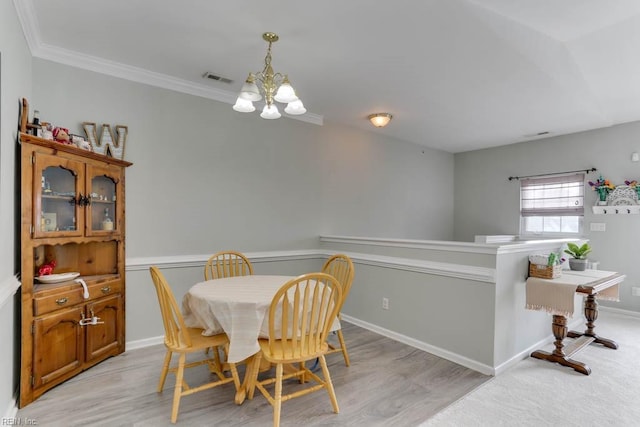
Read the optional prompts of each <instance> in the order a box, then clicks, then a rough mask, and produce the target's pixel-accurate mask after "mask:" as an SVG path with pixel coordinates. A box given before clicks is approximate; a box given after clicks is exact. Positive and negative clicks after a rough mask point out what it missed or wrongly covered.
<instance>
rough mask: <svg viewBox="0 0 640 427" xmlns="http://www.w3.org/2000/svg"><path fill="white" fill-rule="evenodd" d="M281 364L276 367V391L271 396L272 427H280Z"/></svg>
mask: <svg viewBox="0 0 640 427" xmlns="http://www.w3.org/2000/svg"><path fill="white" fill-rule="evenodd" d="M282 371H283V365H282V363H278V364H277V365H276V390H275V395H274V396H273V398H274V401H273V427H280V409H281V407H282Z"/></svg>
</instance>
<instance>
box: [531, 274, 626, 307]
mask: <svg viewBox="0 0 640 427" xmlns="http://www.w3.org/2000/svg"><path fill="white" fill-rule="evenodd" d="M616 275H617V273H614V272H611V271H602V270H585V271H571V272H564V273H563V275H562V276H560V277H558V278H556V279H541V278H538V277H529V278H528V279H527V282H526V297H527V301H526V308H527V309H529V310H540V311H546V312H547V313H551V314H554V315H561V316H566V317H573V311H574V305H575V304H574V297H575V294H576V290H577V289H578V286H581V287H585V288H589V287H593V288H595V289H596V290H597V288H598V285H603V284H606V283H607V281H609V279H610V278H612V277H616ZM618 290H619V289H618V284H617V283H616V284H614V285H612V286H609V287H607V288H605V289H602V290H597V293H598V299H601V300H611V301H619V296H618Z"/></svg>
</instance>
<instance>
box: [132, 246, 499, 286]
mask: <svg viewBox="0 0 640 427" xmlns="http://www.w3.org/2000/svg"><path fill="white" fill-rule="evenodd" d="M243 253H244V254H245V255H246V257H247V258H249V260H250V261H251V262H252V263H256V264H258V263H261V262H274V261H296V260H303V259H318V260H326V259H327V258H328V257H330V256H331V255H334V254H335V253H336V251H335V250H331V249H306V250H285V251H268V252H243ZM343 253H344V254H346V255H348V256H349V257H350V258H351V259H352V261H353V262H354V263H356V264H361V265H370V266H375V267H382V268H392V269H395V270H404V271H412V272H417V273H425V274H435V275H438V276H446V277H455V278H459V279H468V280H475V281H478V282H487V283H495V277H496V270H495V269H493V268H486V267H477V266H471V265H462V264H451V263H444V262H435V261H425V260H420V259H412V258H399V257H391V256H385V255H374V254H366V253H359V252H343ZM210 256H211V255H210V254H199V255H175V256H158V257H141V258H128V259H127V266H126V270H127V271H141V270H148V269H149V267H151V266H152V265H155V266H158V267H160V268H192V267H204V264H205V263H206V262H207V259H209V257H210Z"/></svg>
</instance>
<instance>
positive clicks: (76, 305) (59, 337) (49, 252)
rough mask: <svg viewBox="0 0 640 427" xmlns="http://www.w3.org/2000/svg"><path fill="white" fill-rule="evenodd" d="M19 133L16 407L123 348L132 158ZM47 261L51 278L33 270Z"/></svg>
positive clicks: (118, 352)
mask: <svg viewBox="0 0 640 427" xmlns="http://www.w3.org/2000/svg"><path fill="white" fill-rule="evenodd" d="M25 131H26V129H25V126H24V123H23V125H22V132H21V134H20V144H21V199H22V200H21V226H20V228H21V231H20V233H21V250H22V252H21V258H22V260H21V282H22V349H21V352H22V354H21V371H20V407H23V406H25V405H27V404H29V403H30V402H32V401H33V400H35V399H37V398H38V397H39V396H40V395H42V393H44V392H45V391H47V390H49V389H50V388H52V387H54V386H56V385H58V384H60V383H61V382H63V381H65V380H67V379H69V378H71V377H73V376H74V375H76V374H78V373H80V372H81V371H83V370H85V369H87V368H89V367H91V366H93V365H95V364H96V363H98V362H100V361H102V360H104V359H106V358H108V357H110V356H114V355H117V354H120V353H122V352H123V351H124V345H125V341H124V339H125V321H124V320H125V315H124V309H125V168H126V167H128V166H130V165H131V163H129V162H126V161H124V160H120V159H116V158H113V157H107V156H104V155H101V154H97V153H94V152H91V151H88V150H82V149H80V148H77V147H76V146H72V145H64V144H60V143H57V142H53V141H48V140H45V139H42V138H38V137H36V136H32V135H29V134H27V133H26V132H25ZM52 261H54V262H55V266H54V268H53V275H40V274H39V270H40V268H41V267H43V266H45V267H46V266H47V265H50V263H51V262H52ZM38 276H40V277H38Z"/></svg>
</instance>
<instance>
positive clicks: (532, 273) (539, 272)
mask: <svg viewBox="0 0 640 427" xmlns="http://www.w3.org/2000/svg"><path fill="white" fill-rule="evenodd" d="M560 276H562V266H561V265H540V264H532V263H529V277H539V278H541V279H555V278H557V277H560Z"/></svg>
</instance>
